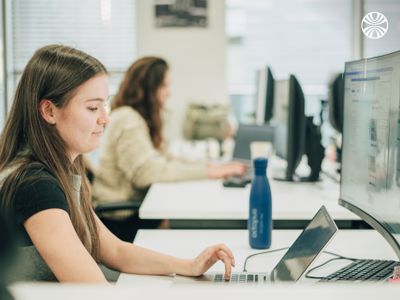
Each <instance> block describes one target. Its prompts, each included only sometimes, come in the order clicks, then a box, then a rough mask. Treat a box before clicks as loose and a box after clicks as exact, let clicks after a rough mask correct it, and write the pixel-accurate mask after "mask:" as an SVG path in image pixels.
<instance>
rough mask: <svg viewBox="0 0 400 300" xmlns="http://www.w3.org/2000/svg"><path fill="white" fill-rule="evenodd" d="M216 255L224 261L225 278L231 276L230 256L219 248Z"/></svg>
mask: <svg viewBox="0 0 400 300" xmlns="http://www.w3.org/2000/svg"><path fill="white" fill-rule="evenodd" d="M217 257H218V258H219V259H220V260H221V261H222V262H223V263H224V265H225V280H229V279H230V278H231V272H232V258H230V257H229V256H228V255H227V254H226V253H225V252H224V251H222V250H219V251H218V252H217Z"/></svg>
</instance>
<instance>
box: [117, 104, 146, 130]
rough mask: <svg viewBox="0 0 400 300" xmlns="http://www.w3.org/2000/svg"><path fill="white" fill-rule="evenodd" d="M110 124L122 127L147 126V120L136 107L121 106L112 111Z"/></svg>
mask: <svg viewBox="0 0 400 300" xmlns="http://www.w3.org/2000/svg"><path fill="white" fill-rule="evenodd" d="M110 117H111V123H110V126H118V127H122V128H132V127H138V126H146V121H145V120H144V119H143V117H142V116H141V115H140V114H139V112H137V111H136V110H135V109H134V108H132V107H130V106H121V107H118V108H116V109H114V110H113V111H112V112H111V115H110Z"/></svg>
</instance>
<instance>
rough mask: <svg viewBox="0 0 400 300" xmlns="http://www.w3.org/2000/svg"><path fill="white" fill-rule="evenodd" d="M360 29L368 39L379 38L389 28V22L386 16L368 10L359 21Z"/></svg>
mask: <svg viewBox="0 0 400 300" xmlns="http://www.w3.org/2000/svg"><path fill="white" fill-rule="evenodd" d="M361 29H362V31H363V32H364V34H365V35H366V36H367V37H369V38H370V39H374V40H377V39H380V38H381V37H383V36H384V35H385V34H386V32H387V31H388V29H389V22H388V20H387V19H386V17H385V16H384V15H383V14H381V13H379V12H376V11H374V12H370V13H368V14H366V15H365V16H364V18H363V19H362V21H361Z"/></svg>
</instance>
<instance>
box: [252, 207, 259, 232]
mask: <svg viewBox="0 0 400 300" xmlns="http://www.w3.org/2000/svg"><path fill="white" fill-rule="evenodd" d="M250 230H251V237H252V238H254V239H256V238H257V236H258V218H257V208H253V209H252V210H251V228H250Z"/></svg>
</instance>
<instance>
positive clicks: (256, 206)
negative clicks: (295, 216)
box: [247, 158, 272, 249]
mask: <svg viewBox="0 0 400 300" xmlns="http://www.w3.org/2000/svg"><path fill="white" fill-rule="evenodd" d="M253 164H254V178H253V181H252V183H251V191H250V207H249V220H248V222H247V227H248V229H249V242H250V246H251V247H252V248H255V249H265V248H269V247H270V246H271V235H272V198H271V188H270V187H269V182H268V178H267V175H266V173H267V165H268V160H267V159H266V158H255V159H254V161H253Z"/></svg>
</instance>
